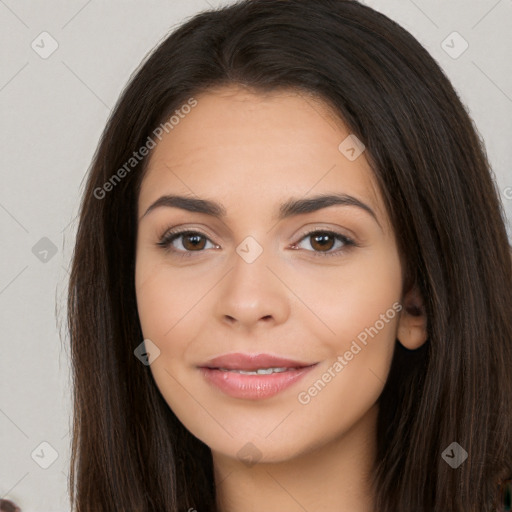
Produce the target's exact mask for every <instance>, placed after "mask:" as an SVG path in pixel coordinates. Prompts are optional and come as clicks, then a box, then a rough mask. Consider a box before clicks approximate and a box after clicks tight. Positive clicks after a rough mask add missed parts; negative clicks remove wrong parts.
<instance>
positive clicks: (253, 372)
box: [218, 368, 296, 375]
mask: <svg viewBox="0 0 512 512" xmlns="http://www.w3.org/2000/svg"><path fill="white" fill-rule="evenodd" d="M218 369H219V370H220V371H221V372H234V373H241V374H242V375H270V374H271V373H281V372H286V371H288V370H296V368H258V369H257V370H251V371H246V370H227V369H226V368H218Z"/></svg>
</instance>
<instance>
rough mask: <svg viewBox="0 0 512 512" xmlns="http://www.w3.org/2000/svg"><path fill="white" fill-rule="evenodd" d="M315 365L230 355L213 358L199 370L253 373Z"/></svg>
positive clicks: (252, 355)
mask: <svg viewBox="0 0 512 512" xmlns="http://www.w3.org/2000/svg"><path fill="white" fill-rule="evenodd" d="M313 364H315V363H307V362H303V361H296V360H293V359H288V358H284V357H279V356H274V355H272V354H242V353H232V354H225V355H222V356H218V357H214V358H213V359H210V360H209V361H207V362H206V363H204V364H202V365H199V367H200V368H210V369H219V368H222V369H225V370H244V371H254V370H258V369H264V368H306V367H308V366H312V365H313Z"/></svg>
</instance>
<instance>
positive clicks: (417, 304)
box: [397, 286, 428, 350]
mask: <svg viewBox="0 0 512 512" xmlns="http://www.w3.org/2000/svg"><path fill="white" fill-rule="evenodd" d="M403 306H404V308H403V310H402V311H401V313H400V320H399V323H398V331H397V338H398V341H400V343H401V344H402V345H403V346H404V347H405V348H407V349H409V350H415V349H417V348H419V347H421V346H422V345H423V344H424V343H425V342H426V341H427V337H428V333H427V315H426V312H425V307H424V303H423V298H422V297H421V294H420V292H419V290H418V288H417V286H415V287H414V288H412V289H411V290H410V291H409V292H408V293H407V294H406V295H405V297H404V300H403Z"/></svg>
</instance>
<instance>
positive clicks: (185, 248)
mask: <svg viewBox="0 0 512 512" xmlns="http://www.w3.org/2000/svg"><path fill="white" fill-rule="evenodd" d="M175 242H178V243H175ZM208 242H210V243H211V241H210V239H209V238H207V237H206V236H205V235H203V234H202V233H199V232H198V231H180V232H176V231H170V232H168V233H167V234H165V235H164V236H163V237H162V239H161V240H160V242H158V243H157V245H158V246H159V247H163V248H165V249H168V250H169V251H171V252H177V253H183V255H187V253H191V252H203V250H204V249H205V245H206V243H208ZM179 245H181V247H179ZM212 246H214V245H213V244H212Z"/></svg>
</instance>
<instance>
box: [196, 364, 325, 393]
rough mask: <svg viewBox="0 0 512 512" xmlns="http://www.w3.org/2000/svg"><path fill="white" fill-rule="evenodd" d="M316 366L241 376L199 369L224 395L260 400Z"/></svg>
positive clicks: (234, 373)
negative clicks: (268, 373)
mask: <svg viewBox="0 0 512 512" xmlns="http://www.w3.org/2000/svg"><path fill="white" fill-rule="evenodd" d="M315 366H316V364H314V365H311V366H306V367H304V368H300V369H298V370H287V371H285V372H279V373H271V374H270V375H243V374H241V373H236V372H223V371H220V370H216V369H212V368H199V369H200V370H201V373H202V375H203V376H204V378H205V379H206V380H207V381H208V382H209V383H210V384H213V385H214V386H216V387H217V388H219V389H220V390H221V391H223V392H224V393H226V395H229V396H232V397H234V398H244V399H246V400H261V399H264V398H270V397H271V396H274V395H277V394H278V393H279V392H280V391H283V390H285V389H286V388H289V387H290V386H292V385H293V384H295V383H296V382H298V381H299V380H300V379H301V378H302V377H304V376H305V375H306V374H307V373H309V372H310V371H311V370H312V369H313V368H314V367H315Z"/></svg>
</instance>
